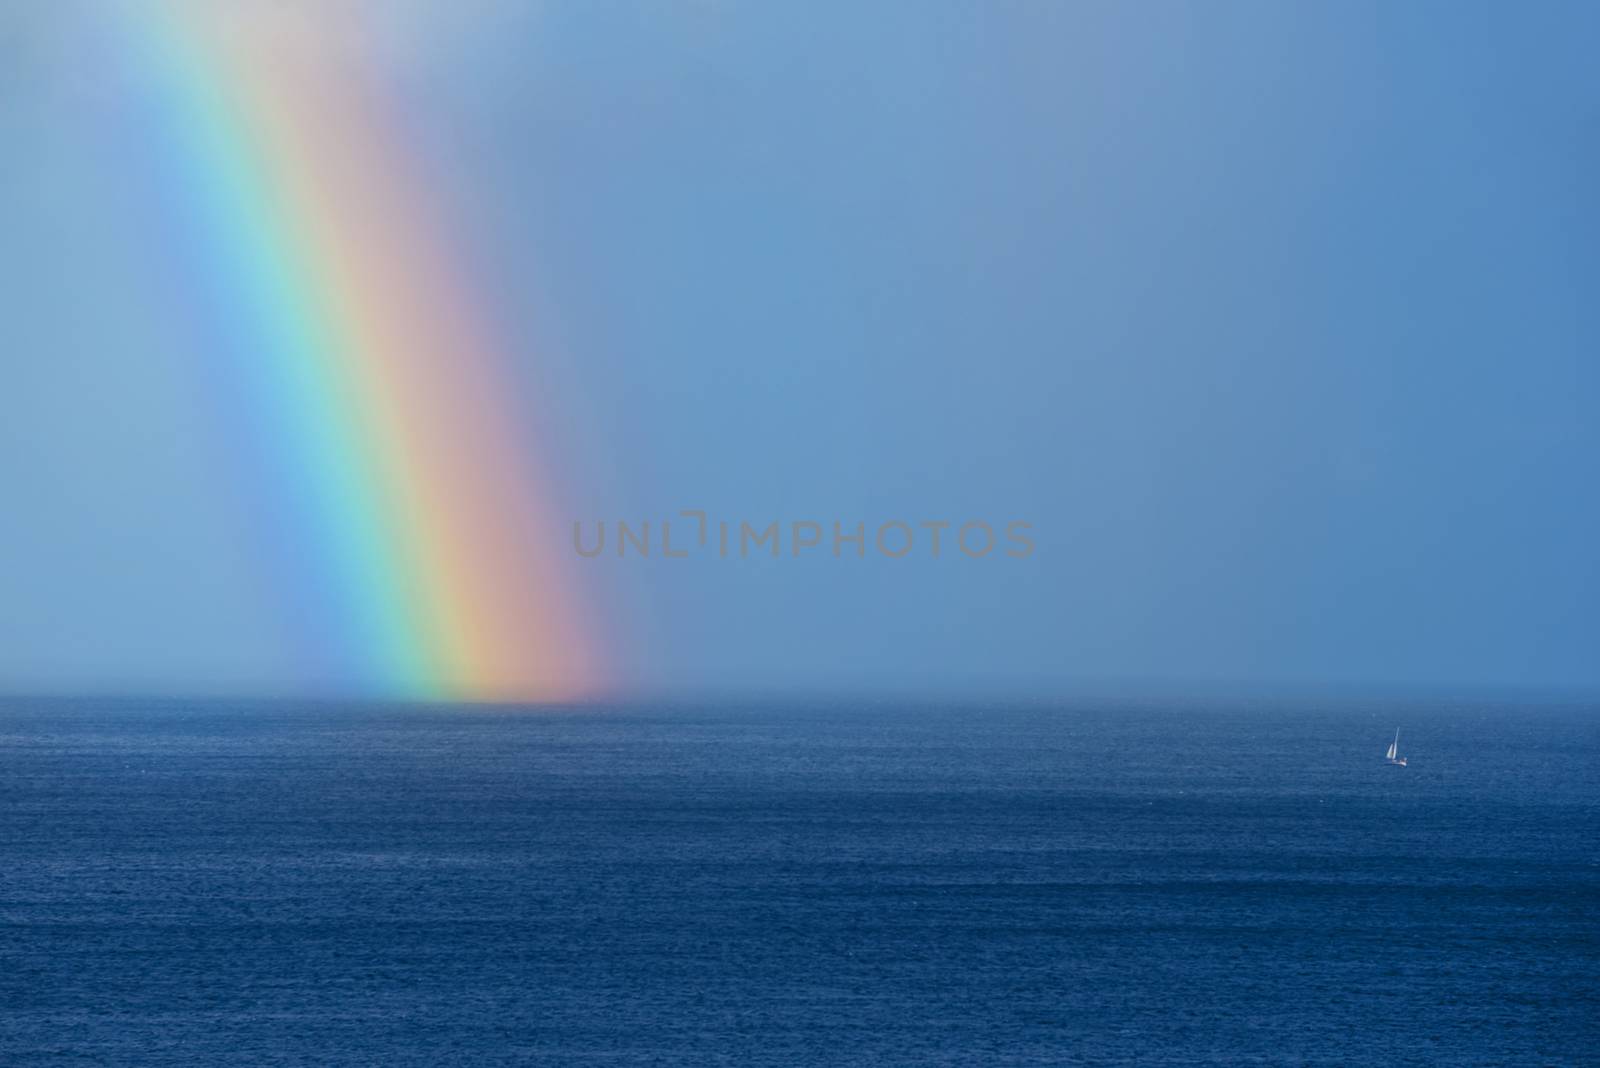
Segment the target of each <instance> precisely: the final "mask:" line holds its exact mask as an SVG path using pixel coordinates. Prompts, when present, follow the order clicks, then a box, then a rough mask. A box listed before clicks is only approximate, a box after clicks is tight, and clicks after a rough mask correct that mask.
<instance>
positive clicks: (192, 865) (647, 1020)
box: [0, 700, 1600, 1066]
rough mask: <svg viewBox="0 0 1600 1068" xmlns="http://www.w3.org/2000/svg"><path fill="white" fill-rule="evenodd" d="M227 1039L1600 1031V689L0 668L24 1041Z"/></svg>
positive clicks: (1111, 1049) (1218, 1044) (1566, 1056)
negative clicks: (471, 704) (273, 688)
mask: <svg viewBox="0 0 1600 1068" xmlns="http://www.w3.org/2000/svg"><path fill="white" fill-rule="evenodd" d="M1396 726H1399V727H1400V728H1401V737H1400V749H1401V752H1402V753H1403V754H1405V755H1407V756H1408V757H1409V758H1410V766H1409V767H1407V768H1394V767H1390V766H1387V765H1386V764H1385V763H1384V761H1383V753H1384V750H1385V748H1386V747H1387V745H1388V743H1389V740H1390V738H1391V737H1392V736H1393V733H1394V730H1395V728H1396ZM223 1063H232V1064H243V1063H248V1064H263V1065H279V1064H282V1065H288V1064H318V1065H355V1064H384V1065H451V1064H461V1065H468V1064H470V1065H483V1064H513V1063H521V1064H538V1063H543V1064H559V1065H608V1064H692V1065H715V1064H726V1065H791V1064H862V1065H922V1064H981V1065H1034V1064H1039V1065H1042V1064H1075V1063H1082V1064H1139V1065H1159V1064H1208V1063H1246V1064H1248V1063H1259V1064H1298V1063H1306V1064H1329V1065H1335V1064H1338V1065H1399V1064H1434V1063H1457V1064H1483V1065H1520V1064H1528V1065H1534V1064H1584V1063H1588V1064H1594V1063H1600V708H1595V707H1593V706H1588V707H1586V706H1582V705H1566V706H1545V705H1519V704H1516V703H1499V704H1494V703H1473V702H1448V701H1440V702H1435V703H1421V702H1411V703H1409V704H1398V705H1397V704H1394V703H1380V702H1365V703H1326V704H1317V703H1299V704H1294V705H1287V704H1277V703H1274V702H1270V701H1254V702H1248V703H1241V704H1236V705H1231V706H1229V705H1219V704H1216V703H1211V704H1206V705H1201V704H1196V705H1193V706H1190V705H1187V704H1186V703H1184V702H1181V701H1169V702H1164V703H1161V704H1138V703H1130V702H1122V703H1117V704H1095V703H1089V702H1086V703H1079V704H1071V705H1062V706H1049V705H1043V704H1040V705H1034V706H1028V707H1005V706H1001V705H994V706H990V705H986V704H984V703H982V702H970V703H965V704H959V705H957V704H949V705H937V706H933V705H924V706H919V705H914V704H897V705H893V706H869V705H861V704H852V703H849V702H842V703H832V704H814V705H804V704H799V703H795V704H792V705H763V706H754V705H739V704H736V703H728V704H721V705H716V706H704V707H696V706H688V705H683V706H676V707H671V708H659V709H649V708H611V709H607V708H592V709H572V710H566V711H520V712H519V711H509V710H504V709H489V708H450V707H420V706H401V707H378V706H357V705H349V706H341V705H329V704H321V705H288V706H277V705H272V704H267V703H236V704H228V703H210V704H206V703H159V702H137V701H26V700H10V701H6V702H4V703H0V1064H4V1065H8V1066H9V1065H32V1064H51V1065H56V1064H61V1065H71V1064H105V1065H188V1064H195V1065H212V1064H223Z"/></svg>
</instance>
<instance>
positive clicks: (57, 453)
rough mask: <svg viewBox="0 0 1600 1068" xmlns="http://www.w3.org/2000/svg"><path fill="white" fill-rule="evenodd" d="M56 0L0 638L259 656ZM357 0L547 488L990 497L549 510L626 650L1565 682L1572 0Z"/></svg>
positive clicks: (16, 248) (26, 685) (28, 647)
mask: <svg viewBox="0 0 1600 1068" xmlns="http://www.w3.org/2000/svg"><path fill="white" fill-rule="evenodd" d="M62 10H63V12H64V13H63V14H60V15H59V16H53V15H51V14H40V13H38V12H33V13H29V14H20V13H18V12H17V11H15V10H10V11H8V12H7V13H5V14H3V15H0V71H5V72H6V73H4V74H0V233H3V234H5V235H6V237H5V241H4V243H3V245H0V294H3V297H0V300H3V301H4V303H3V304H0V309H3V314H0V509H3V512H0V517H3V522H0V598H3V602H4V607H3V609H0V689H19V690H20V689H26V690H62V691H70V690H74V689H83V688H105V687H112V688H115V687H118V686H122V687H126V688H135V689H142V690H150V689H172V690H180V691H181V690H190V689H210V690H227V689H238V690H247V691H257V690H268V691H271V690H274V689H293V688H294V679H293V673H294V668H295V665H294V664H293V663H292V662H290V661H289V660H288V659H287V657H286V654H285V653H284V651H283V650H282V649H281V648H279V647H278V645H277V644H275V639H274V638H273V636H272V635H271V634H270V633H269V632H268V631H267V629H266V627H265V625H264V624H263V623H262V622H261V621H260V619H259V618H258V616H257V613H256V612H255V611H254V607H253V606H256V605H258V604H259V603H260V601H261V597H262V593H261V590H260V589H259V587H260V585H261V583H262V582H263V579H262V577H261V576H260V574H259V573H258V569H257V568H256V567H255V566H254V563H253V561H252V560H251V559H250V558H249V557H248V555H247V554H245V555H242V552H241V549H240V545H241V541H240V538H239V531H237V530H236V529H233V528H232V527H231V526H230V523H231V522H233V520H231V519H230V516H231V515H233V514H234V513H233V512H231V511H230V510H229V509H227V508H226V507H223V506H222V504H221V503H220V502H223V501H225V500H226V496H227V494H228V493H229V492H231V490H230V487H233V486H236V480H235V479H233V478H232V475H231V472H230V469H229V466H228V461H227V458H226V457H225V456H218V455H214V454H213V451H212V450H208V449H207V448H206V447H205V443H206V442H208V441H210V440H212V439H211V437H210V435H211V433H212V431H210V430H207V429H206V427H205V422H206V419H207V415H206V409H207V392H206V388H205V386H204V384H203V383H199V382H196V381H195V380H194V376H193V374H192V371H191V370H190V369H191V368H192V366H193V361H192V360H189V359H186V358H184V356H183V354H174V352H173V351H172V348H171V339H170V337H167V336H164V335H163V333H162V331H161V329H160V327H159V318H160V317H159V316H158V315H157V314H155V313H154V312H152V311H150V310H149V309H148V308H147V307H145V306H144V304H143V303H142V300H143V298H142V297H141V295H140V290H139V288H138V286H137V285H135V284H131V283H130V279H136V278H137V274H138V263H139V257H138V256H137V255H136V254H135V252H133V251H130V248H132V247H136V245H137V241H136V239H135V238H131V237H129V236H128V235H129V234H130V233H133V232H135V231H136V230H137V226H136V222H137V218H138V216H139V213H140V212H141V210H142V204H141V200H140V197H141V192H140V187H139V185H138V183H137V182H135V181H133V180H132V179H131V178H127V177H126V176H125V175H123V174H122V172H121V170H120V169H119V167H118V165H117V163H118V160H119V159H120V158H122V154H124V153H126V152H128V151H130V148H129V146H128V144H127V143H126V141H124V140H120V139H119V138H121V137H125V136H127V133H126V130H124V131H123V132H122V133H121V134H116V133H108V132H107V130H108V128H115V124H114V123H112V124H109V126H108V124H107V123H106V122H105V121H104V116H105V114H106V113H107V112H108V111H112V112H114V111H115V110H116V108H117V107H118V104H117V102H116V101H115V100H108V99H107V92H108V91H107V90H104V89H102V88H100V87H98V86H97V84H96V82H95V81H94V79H90V78H87V77H86V76H85V73H84V70H83V69H82V64H83V63H84V62H85V59H84V57H85V56H86V55H91V54H93V52H94V49H95V48H111V49H113V50H114V47H115V43H114V41H113V42H111V43H110V44H107V43H106V42H107V35H106V34H105V33H103V32H102V30H101V23H100V20H99V18H98V17H97V13H96V12H97V9H96V8H95V7H94V6H93V5H86V6H77V7H74V8H71V9H70V10H69V9H62ZM381 10H383V9H382V8H377V7H375V8H374V11H375V12H379V11H381ZM393 10H395V11H400V10H401V9H399V8H395V9H393ZM409 10H410V13H409V14H407V15H404V16H402V15H399V14H397V15H395V16H394V17H393V18H392V20H391V21H392V22H393V25H392V26H389V27H387V29H389V30H392V31H393V32H392V34H390V35H388V36H385V35H383V34H382V33H377V32H376V31H375V37H374V40H375V42H377V43H375V45H374V47H375V48H377V47H379V45H381V46H382V48H383V50H384V52H383V58H382V62H383V63H384V64H385V65H386V68H387V71H388V74H389V76H390V77H391V79H392V82H393V84H394V85H395V86H397V87H398V88H397V91H398V92H401V93H403V94H405V95H406V97H407V98H408V100H409V105H410V108H411V112H412V114H413V115H414V117H415V121H416V122H417V124H418V129H419V130H420V131H421V138H420V141H419V144H420V145H421V146H422V147H423V148H424V149H425V150H426V151H428V152H430V153H431V154H432V155H433V156H434V157H435V158H436V163H437V166H439V167H441V168H445V169H448V170H449V171H450V172H451V173H452V175H453V176H454V178H453V182H452V184H453V185H455V186H459V187H461V188H466V189H470V190H471V191H472V196H470V197H469V198H466V199H465V200H464V201H463V202H462V203H461V204H460V205H458V209H459V211H460V219H461V225H462V227H463V229H464V231H465V232H467V233H468V234H469V236H470V238H471V241H472V244H473V247H474V248H476V249H477V250H479V254H480V256H481V264H480V267H481V270H482V272H483V277H484V282H483V284H484V285H485V286H488V287H492V288H494V289H495V290H496V291H497V293H498V294H499V295H500V298H501V303H502V304H503V306H507V307H511V308H514V309H516V311H515V313H514V314H515V315H516V316H517V317H518V321H517V322H515V323H513V324H511V326H512V329H513V330H515V331H517V332H518V336H521V337H525V338H528V339H529V345H528V349H529V352H528V356H527V361H528V378H529V381H530V383H532V385H531V387H530V388H531V389H532V390H534V391H535V392H537V393H538V401H537V405H536V407H537V410H538V411H539V413H540V415H539V418H540V419H541V420H544V421H547V422H548V423H549V424H550V425H551V426H552V427H555V428H556V430H557V431H558V432H553V433H548V434H541V435H540V438H541V440H544V439H546V438H548V439H549V441H550V442H551V444H549V445H548V447H549V448H551V449H552V450H554V454H553V455H552V457H551V459H550V462H551V463H552V464H553V465H554V466H555V467H556V469H557V470H560V471H563V472H568V473H569V474H568V477H569V478H571V480H572V481H573V483H574V484H573V485H571V486H570V487H569V493H570V494H571V502H570V504H571V508H572V510H573V512H574V516H573V518H575V519H582V520H585V521H592V520H595V519H600V518H605V519H608V520H615V519H617V518H633V519H653V520H659V519H660V518H663V517H669V516H672V515H674V514H675V513H676V512H677V511H678V510H679V509H682V508H704V509H706V510H708V511H710V512H711V513H713V515H715V516H722V517H727V518H730V519H735V520H738V519H748V520H750V521H752V522H757V521H760V522H765V521H769V520H774V519H776V520H780V521H784V522H787V521H791V520H798V519H818V520H822V521H825V522H830V523H831V521H833V520H835V519H839V520H843V521H845V522H847V523H853V522H855V521H857V520H864V521H866V522H868V523H869V524H873V523H876V522H882V521H885V520H889V519H903V520H906V521H908V522H913V523H915V522H917V521H921V520H924V519H948V520H952V521H955V522H957V523H959V522H961V521H964V520H967V519H984V520H988V521H991V522H994V523H996V524H1003V523H1004V522H1006V521H1009V520H1012V519H1022V520H1026V521H1029V522H1030V523H1032V524H1033V530H1034V536H1035V540H1036V542H1037V550H1036V551H1035V553H1034V554H1033V555H1032V556H1030V557H1028V558H1027V559H1024V560H1013V559H994V558H988V559H984V560H968V559H964V558H961V557H959V556H948V555H947V556H946V557H945V558H942V559H939V560H934V559H932V558H930V557H926V556H924V555H923V554H921V553H914V554H913V555H912V556H911V557H908V558H906V559H904V560H888V559H883V558H881V557H878V558H873V557H870V556H869V558H868V559H866V560H862V561H850V560H834V559H832V558H831V556H827V555H821V556H816V557H810V558H805V559H800V560H795V559H792V558H788V557H785V558H783V559H780V560H778V561H770V560H748V561H737V560H735V561H722V560H716V559H705V558H697V559H693V560H689V561H684V562H681V563H680V562H676V561H671V562H669V561H660V560H651V561H626V560H609V559H607V560H599V561H582V560H578V559H574V560H573V561H572V566H573V567H574V568H583V567H587V568H589V571H588V572H586V573H585V574H586V578H588V579H593V580H596V581H597V589H598V590H599V591H600V592H599V593H597V595H596V596H597V597H598V598H599V600H600V602H601V604H602V606H603V610H604V613H605V614H606V615H607V616H608V617H609V618H610V619H611V620H612V621H613V623H612V626H613V628H614V630H615V631H616V633H617V646H618V649H619V650H620V651H621V652H620V654H619V655H620V656H621V668H620V670H621V672H622V675H623V677H624V678H625V681H626V683H627V684H628V686H629V687H630V688H634V689H638V690H641V691H645V692H652V691H665V690H672V691H694V690H697V689H705V690H711V689H743V688H749V689H764V690H776V691H783V690H799V689H807V690H812V689H822V690H827V689H837V690H882V691H890V690H893V691H897V692H905V691H909V692H924V691H927V692H954V691H963V692H966V691H971V692H991V693H999V692H1005V693H1008V694H1050V693H1055V692H1061V691H1065V690H1069V689H1071V688H1073V687H1076V686H1081V685H1088V684H1097V683H1101V682H1107V681H1117V680H1120V681H1122V682H1125V683H1127V684H1129V685H1139V684H1149V685H1153V684H1156V683H1160V684H1162V685H1168V684H1182V683H1184V682H1186V681H1193V682H1196V683H1207V684H1213V685H1215V684H1221V685H1235V684H1237V685H1241V686H1242V685H1252V686H1267V687H1271V686H1285V687H1289V686H1292V687H1296V688H1305V687H1313V688H1314V687H1317V686H1323V685H1337V686H1377V687H1382V686H1444V687H1449V688H1452V689H1471V688H1474V687H1558V688H1593V687H1595V686H1596V685H1597V684H1600V657H1597V656H1596V655H1595V651H1596V648H1597V646H1600V641H1597V639H1600V625H1597V621H1596V605H1597V604H1600V568H1597V564H1596V551H1595V546H1596V545H1597V544H1600V504H1597V503H1596V497H1595V494H1594V490H1593V486H1594V484H1595V480H1596V474H1597V470H1596V469H1597V460H1600V431H1597V428H1596V419H1595V413H1596V410H1597V402H1600V390H1597V374H1596V364H1597V358H1596V353H1597V351H1600V346H1597V344H1596V343H1597V341H1600V331H1597V314H1600V313H1597V310H1596V308H1597V302H1596V300H1595V288H1596V280H1597V277H1600V274H1597V268H1600V262H1597V258H1600V253H1597V248H1600V242H1597V238H1600V228H1597V225H1596V219H1597V216H1596V203H1597V201H1596V197H1595V194H1594V190H1595V189H1596V188H1597V187H1600V148H1597V146H1600V73H1596V70H1597V68H1596V66H1595V64H1594V63H1593V57H1592V54H1591V49H1592V44H1593V42H1594V40H1596V39H1597V38H1596V31H1597V30H1600V25H1597V23H1600V11H1597V9H1595V8H1594V7H1593V6H1592V5H1582V4H1558V3H1545V4H1538V5H1531V6H1525V5H1512V4H1508V3H1507V4H1420V3H1408V4H1400V5H1396V4H1353V3H1352V4H1337V5H1335V4H1267V3H1262V4H1253V3H1227V4H1212V5H1199V4H1171V3H1161V4H1138V5H1113V4H1022V3H1014V4H984V5H977V4H940V3H915V4H913V3H884V4H872V5H846V4H822V5H810V4H806V5H802V4H787V5H785V4H742V5H737V4H725V3H711V2H705V3H684V4H671V5H665V4H664V5H646V4H589V3H583V4H552V5H522V4H515V5H512V4H508V5H498V4H492V3H482V4H474V5H468V6H466V7H464V8H462V9H461V10H460V11H459V12H457V13H454V14H449V15H439V14H430V13H429V9H428V8H426V7H421V8H416V9H409ZM374 18H375V20H376V22H375V26H377V27H378V29H379V30H382V29H385V28H386V27H385V26H384V25H383V23H384V19H383V17H381V16H378V15H375V16H374ZM441 20H442V22H443V24H442V25H431V23H432V22H439V21H441ZM419 25H421V26H423V27H424V29H425V30H426V31H427V32H419V31H418V28H417V27H418V26H419ZM79 45H83V47H78V46H79Z"/></svg>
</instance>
